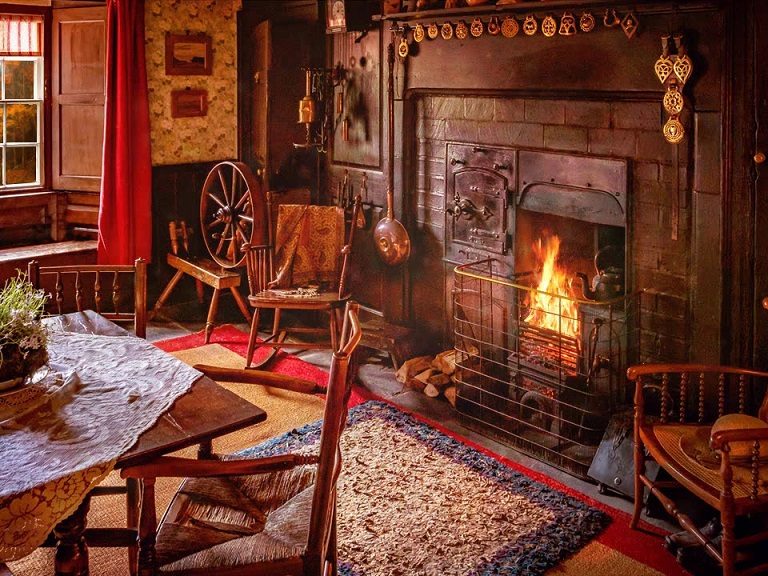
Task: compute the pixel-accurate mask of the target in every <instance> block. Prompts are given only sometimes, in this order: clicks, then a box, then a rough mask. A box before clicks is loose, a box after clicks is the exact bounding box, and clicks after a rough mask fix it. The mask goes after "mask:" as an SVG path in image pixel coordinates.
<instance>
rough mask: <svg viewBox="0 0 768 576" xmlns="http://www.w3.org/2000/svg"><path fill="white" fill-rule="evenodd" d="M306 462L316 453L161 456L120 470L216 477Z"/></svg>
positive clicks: (150, 474) (134, 473) (147, 474)
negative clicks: (244, 457) (213, 457)
mask: <svg viewBox="0 0 768 576" xmlns="http://www.w3.org/2000/svg"><path fill="white" fill-rule="evenodd" d="M305 464H317V456H301V455H298V454H285V455H281V456H270V457H268V458H258V459H255V460H254V459H250V460H194V459H190V458H176V457H173V456H162V457H160V458H155V459H154V460H152V461H151V462H149V463H148V464H142V465H139V466H131V467H129V468H124V469H123V470H121V471H120V476H121V477H122V478H163V477H170V478H182V477H185V478H206V477H215V476H247V475H249V474H264V473H267V472H275V471H277V470H289V469H291V468H295V467H296V466H301V465H305Z"/></svg>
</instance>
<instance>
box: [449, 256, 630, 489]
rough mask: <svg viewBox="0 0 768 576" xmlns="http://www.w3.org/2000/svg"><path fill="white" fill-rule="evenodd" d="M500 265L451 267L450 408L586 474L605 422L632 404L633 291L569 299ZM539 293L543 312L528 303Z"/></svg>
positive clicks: (492, 433) (485, 262) (494, 434)
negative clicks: (453, 389)
mask: <svg viewBox="0 0 768 576" xmlns="http://www.w3.org/2000/svg"><path fill="white" fill-rule="evenodd" d="M502 269H503V263H501V262H500V261H498V260H496V259H492V258H491V259H487V260H482V261H479V262H473V263H469V264H464V265H462V266H458V267H457V268H456V269H455V272H456V274H455V284H454V298H453V304H454V306H453V309H454V334H455V348H456V351H457V355H456V360H457V363H456V366H457V370H456V377H455V380H456V383H457V397H456V410H457V411H458V412H459V414H460V415H461V416H462V419H463V420H464V421H465V423H466V424H467V425H468V426H470V427H472V428H474V429H476V430H477V431H479V432H481V433H483V434H486V435H490V436H492V437H493V438H495V439H497V440H499V441H501V442H503V443H506V444H509V445H511V446H512V447H514V448H517V449H520V450H522V451H524V452H526V453H528V454H529V455H531V456H533V457H535V458H538V459H540V460H544V461H546V462H548V463H550V464H552V465H554V466H556V467H558V468H561V469H563V470H565V471H567V472H569V473H571V474H574V475H576V476H579V477H582V478H587V471H588V469H589V465H590V463H591V462H592V458H593V456H594V454H595V452H596V451H597V447H598V444H599V442H600V439H601V438H602V436H603V433H604V432H605V428H606V426H607V424H608V421H609V419H610V416H611V415H612V414H613V413H614V412H616V411H618V410H619V409H620V408H621V407H623V406H625V405H626V404H628V403H629V400H630V399H629V398H628V395H627V394H628V388H627V383H626V376H625V373H626V368H627V366H628V362H631V361H633V360H634V359H635V358H637V349H638V337H637V330H638V327H639V326H640V322H639V319H638V318H637V315H638V314H639V308H640V307H639V294H636V295H633V296H627V297H622V298H617V299H613V300H610V301H605V302H594V301H587V300H579V299H575V298H567V297H564V296H559V295H554V294H548V293H545V292H541V291H539V290H537V289H536V288H533V287H531V286H530V285H526V284H525V280H526V279H527V276H526V275H521V276H517V277H515V278H514V279H512V280H510V278H509V277H507V276H505V275H504V274H503V273H502ZM542 297H543V298H546V299H548V304H549V308H548V310H549V311H547V312H544V311H542V310H541V309H538V308H536V307H535V306H534V305H532V304H531V303H532V302H533V301H534V299H535V298H542Z"/></svg>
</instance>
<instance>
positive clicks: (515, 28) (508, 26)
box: [501, 16, 520, 38]
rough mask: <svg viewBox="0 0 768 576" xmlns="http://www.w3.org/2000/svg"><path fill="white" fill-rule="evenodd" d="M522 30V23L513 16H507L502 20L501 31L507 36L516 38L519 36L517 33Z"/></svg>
mask: <svg viewBox="0 0 768 576" xmlns="http://www.w3.org/2000/svg"><path fill="white" fill-rule="evenodd" d="M519 31H520V25H519V24H518V23H517V20H515V19H514V18H512V17H511V16H507V17H506V18H504V20H502V22H501V33H502V34H503V35H504V37H505V38H514V37H515V36H517V33H518V32H519Z"/></svg>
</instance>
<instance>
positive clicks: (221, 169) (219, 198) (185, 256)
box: [152, 161, 266, 343]
mask: <svg viewBox="0 0 768 576" xmlns="http://www.w3.org/2000/svg"><path fill="white" fill-rule="evenodd" d="M265 220H266V212H265V202H264V195H263V194H262V191H261V187H260V186H259V184H258V182H257V181H256V179H255V178H254V176H253V173H252V172H251V170H250V169H249V168H248V166H247V165H245V164H243V163H242V162H229V161H226V162H220V163H218V164H216V166H214V167H213V168H212V169H211V171H210V172H209V173H208V176H207V177H206V179H205V183H204V184H203V189H202V192H201V195H200V229H201V231H202V236H203V242H204V244H205V247H206V249H207V250H208V253H209V254H210V256H211V258H197V257H194V256H192V255H190V254H189V240H188V234H189V231H188V228H187V226H186V223H185V222H184V221H179V222H176V221H174V222H171V223H170V225H169V230H170V233H171V247H172V252H170V253H168V257H167V262H168V265H169V266H171V267H172V268H174V269H175V270H176V274H175V275H174V276H173V278H171V280H170V282H168V285H167V286H166V287H165V288H164V289H163V292H162V293H161V294H160V297H159V298H158V299H157V303H156V304H155V306H154V308H153V310H152V315H154V314H156V313H157V312H158V310H159V309H160V308H161V307H162V306H163V304H164V303H165V301H166V300H167V299H168V297H169V296H170V295H171V292H172V291H173V289H174V288H175V287H176V284H178V282H179V280H181V278H182V277H183V276H184V275H185V274H187V275H189V276H192V277H193V278H194V279H195V280H196V282H197V286H198V297H199V299H200V301H201V302H202V285H203V284H205V285H208V286H210V287H212V288H213V296H212V297H211V304H210V307H209V309H208V317H207V319H206V323H205V342H206V343H207V342H208V341H209V340H210V336H211V332H212V331H213V326H214V320H215V318H216V312H217V311H218V303H219V295H220V293H221V291H222V290H225V289H229V290H230V291H231V292H232V295H233V297H234V298H235V302H236V303H237V306H238V308H239V309H240V311H241V312H242V313H243V316H244V317H245V318H246V320H247V321H248V322H250V321H251V314H250V312H249V310H248V305H247V304H246V302H245V300H244V299H243V297H242V295H241V294H240V292H239V291H238V287H239V286H240V281H241V278H240V272H239V271H238V270H235V268H238V267H240V266H242V265H243V263H244V260H245V254H244V252H243V246H244V245H251V244H252V245H260V244H264V243H265V242H266V228H265ZM179 236H180V238H179ZM180 240H181V244H182V247H183V252H182V250H181V248H180V246H179V241H180ZM180 252H181V253H180Z"/></svg>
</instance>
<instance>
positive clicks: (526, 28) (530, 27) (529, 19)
mask: <svg viewBox="0 0 768 576" xmlns="http://www.w3.org/2000/svg"><path fill="white" fill-rule="evenodd" d="M538 29H539V24H538V22H536V18H534V16H533V14H528V16H526V17H525V21H524V22H523V32H525V35H526V36H533V35H534V34H536V31H537V30H538Z"/></svg>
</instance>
